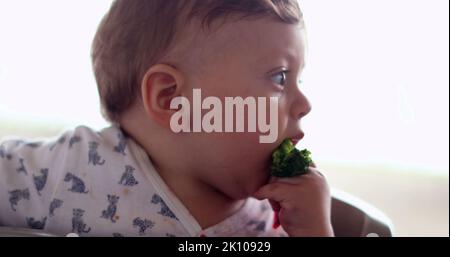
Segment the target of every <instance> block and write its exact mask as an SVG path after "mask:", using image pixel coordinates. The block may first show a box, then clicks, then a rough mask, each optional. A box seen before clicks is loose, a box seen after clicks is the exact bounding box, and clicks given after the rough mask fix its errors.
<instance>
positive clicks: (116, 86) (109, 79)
mask: <svg viewBox="0 0 450 257" xmlns="http://www.w3.org/2000/svg"><path fill="white" fill-rule="evenodd" d="M229 16H236V17H238V18H242V19H247V18H260V17H261V18H262V17H267V16H272V17H274V18H277V19H279V20H280V21H281V22H285V23H289V24H295V23H299V22H302V20H303V19H302V13H301V11H300V8H299V6H298V4H297V1H296V0H115V1H114V2H113V3H112V5H111V8H110V10H109V12H108V13H107V14H106V15H105V17H104V18H103V19H102V21H101V23H100V25H99V28H98V30H97V33H96V35H95V38H94V41H93V44H92V52H91V56H92V64H93V70H94V74H95V78H96V82H97V87H98V91H99V95H100V101H101V107H102V114H103V116H104V117H105V118H106V119H107V120H108V121H110V122H118V120H119V117H120V115H121V114H122V113H123V112H124V111H126V110H127V109H128V108H129V107H130V106H131V105H132V104H133V103H134V102H135V101H136V99H137V97H139V96H140V93H139V92H140V84H141V81H142V79H143V77H144V75H145V72H146V71H147V70H148V68H150V67H151V66H152V65H154V64H156V63H158V61H159V60H160V58H162V57H163V56H164V54H166V53H167V51H168V50H169V46H170V45H171V44H172V43H173V42H172V41H173V39H174V37H175V34H176V33H177V30H181V29H182V24H186V22H188V21H190V20H193V19H198V20H199V21H200V22H201V24H202V26H203V27H208V26H210V25H211V24H212V23H213V22H214V21H216V20H218V19H220V18H224V19H226V18H227V17H229Z"/></svg>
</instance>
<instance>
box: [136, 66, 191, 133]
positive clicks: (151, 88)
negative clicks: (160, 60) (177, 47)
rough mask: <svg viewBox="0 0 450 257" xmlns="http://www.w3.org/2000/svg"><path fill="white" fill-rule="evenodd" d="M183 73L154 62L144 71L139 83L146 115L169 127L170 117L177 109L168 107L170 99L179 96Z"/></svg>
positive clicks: (182, 83) (182, 84)
mask: <svg viewBox="0 0 450 257" xmlns="http://www.w3.org/2000/svg"><path fill="white" fill-rule="evenodd" d="M183 86H184V76H183V74H182V73H181V72H180V71H179V70H177V69H176V68H174V67H171V66H169V65H166V64H156V65H154V66H152V67H150V69H149V70H148V71H147V72H146V73H145V75H144V78H143V80H142V85H141V93H142V102H143V104H144V109H145V111H146V113H147V115H148V116H149V117H150V118H151V119H152V120H154V121H156V122H157V123H158V124H159V125H160V126H162V127H165V128H170V118H171V117H172V115H173V114H174V113H175V112H176V111H177V110H174V109H170V103H171V101H172V99H174V98H175V97H177V96H181V91H182V89H183Z"/></svg>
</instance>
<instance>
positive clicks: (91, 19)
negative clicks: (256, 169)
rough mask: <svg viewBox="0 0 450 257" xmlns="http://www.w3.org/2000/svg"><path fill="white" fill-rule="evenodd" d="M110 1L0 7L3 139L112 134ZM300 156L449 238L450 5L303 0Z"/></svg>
mask: <svg viewBox="0 0 450 257" xmlns="http://www.w3.org/2000/svg"><path fill="white" fill-rule="evenodd" d="M110 3H111V1H109V0H97V1H89V0H79V1H61V0H41V1H32V0H27V1H25V0H14V1H13V0H8V1H6V0H0V138H1V137H2V136H5V135H16V136H26V137H36V136H39V137H41V136H55V135H56V134H58V133H60V132H61V131H62V130H64V129H65V128H69V127H71V126H75V125H79V124H84V125H89V126H91V127H93V128H97V129H100V128H102V127H104V126H107V123H106V122H105V121H104V120H103V118H102V117H101V115H100V112H99V108H100V107H99V101H98V96H97V91H96V85H95V80H94V76H93V73H92V70H91V64H90V46H91V42H92V38H93V36H94V33H95V31H96V28H97V25H98V23H99V21H100V19H101V17H102V16H103V15H104V13H105V12H106V11H107V9H108V7H109V5H110ZM300 4H301V6H302V8H303V11H304V15H305V19H306V23H307V27H308V40H309V54H308V57H307V68H306V70H305V73H304V78H303V80H304V81H305V84H304V91H305V93H306V94H307V96H308V97H309V98H310V100H311V102H312V104H313V112H312V113H311V114H310V115H309V116H308V117H307V118H305V121H304V123H303V124H302V125H303V128H304V130H305V132H306V134H307V136H306V137H305V139H304V141H303V144H301V146H300V147H308V148H309V149H311V150H312V152H313V154H314V158H315V159H316V162H317V163H318V164H319V167H320V168H321V169H322V170H323V171H324V173H325V174H327V176H328V178H329V180H330V183H331V184H332V186H333V187H336V188H339V189H343V190H345V191H347V192H350V193H352V194H354V195H356V196H358V197H360V198H362V199H364V200H366V201H368V202H369V203H371V204H373V205H375V206H377V207H378V208H380V209H381V210H382V211H384V212H385V213H386V214H387V215H388V216H389V217H390V218H391V219H392V221H393V223H394V226H395V234H396V235H398V236H421V235H423V236H448V235H449V211H448V210H449V207H448V206H449V199H448V198H449V189H448V188H449V187H448V182H449V6H448V5H449V2H448V1H446V0H389V1H388V0H340V1H333V0H304V1H300Z"/></svg>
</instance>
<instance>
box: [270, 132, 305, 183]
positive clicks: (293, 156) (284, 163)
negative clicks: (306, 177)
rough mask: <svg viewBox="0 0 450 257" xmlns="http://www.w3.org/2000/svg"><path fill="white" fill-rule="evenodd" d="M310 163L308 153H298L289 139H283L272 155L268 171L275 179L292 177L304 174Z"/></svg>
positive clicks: (302, 151)
mask: <svg viewBox="0 0 450 257" xmlns="http://www.w3.org/2000/svg"><path fill="white" fill-rule="evenodd" d="M312 162H313V161H312V159H311V152H310V151H308V150H307V149H304V150H301V151H300V150H298V149H297V148H295V146H294V144H293V143H292V141H291V140H290V139H285V140H284V141H283V143H282V144H281V145H280V146H279V147H278V148H277V149H276V150H275V151H274V152H273V154H272V166H271V167H270V170H271V174H272V176H275V177H293V176H297V175H303V174H305V173H306V172H307V171H308V167H309V166H310V165H311V164H312Z"/></svg>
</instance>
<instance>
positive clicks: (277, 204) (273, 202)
mask: <svg viewBox="0 0 450 257" xmlns="http://www.w3.org/2000/svg"><path fill="white" fill-rule="evenodd" d="M269 203H270V205H271V206H272V210H274V211H276V212H277V211H280V209H281V206H280V204H279V203H277V202H275V201H273V200H270V199H269Z"/></svg>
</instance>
